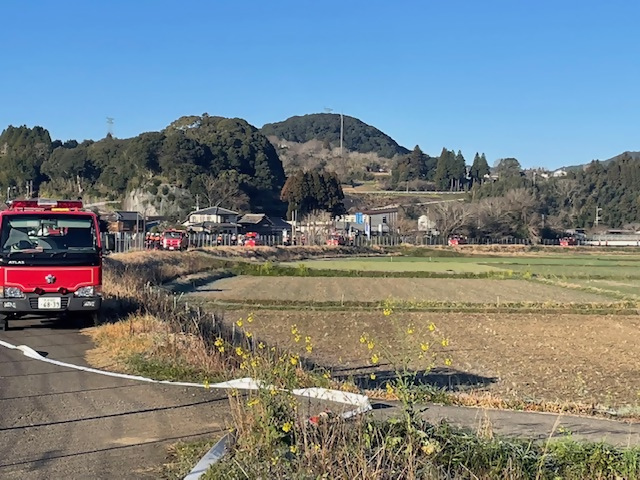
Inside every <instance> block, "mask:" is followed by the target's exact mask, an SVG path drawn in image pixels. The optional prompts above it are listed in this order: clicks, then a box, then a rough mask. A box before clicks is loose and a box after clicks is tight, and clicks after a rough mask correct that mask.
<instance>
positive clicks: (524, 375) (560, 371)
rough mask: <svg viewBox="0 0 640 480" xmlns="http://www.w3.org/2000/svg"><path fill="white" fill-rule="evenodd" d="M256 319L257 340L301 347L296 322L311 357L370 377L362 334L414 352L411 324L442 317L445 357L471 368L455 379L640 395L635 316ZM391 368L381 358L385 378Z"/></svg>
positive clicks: (538, 394) (542, 390)
mask: <svg viewBox="0 0 640 480" xmlns="http://www.w3.org/2000/svg"><path fill="white" fill-rule="evenodd" d="M248 313H249V311H240V312H238V311H234V312H228V313H227V317H228V319H229V320H236V319H237V318H238V317H242V316H246V315H248ZM254 317H255V321H254V322H253V323H252V325H251V331H252V333H253V334H254V335H255V336H256V337H257V338H259V339H261V340H264V341H267V342H268V343H270V344H278V345H283V346H285V345H286V346H288V347H290V348H292V349H296V348H298V350H300V349H301V347H300V344H296V343H295V342H294V341H293V340H292V336H291V333H290V329H291V326H292V325H293V324H297V326H298V328H299V331H300V333H301V335H303V336H304V335H309V336H311V338H312V341H313V347H314V348H313V354H312V355H311V357H310V358H311V359H312V360H313V361H314V362H317V363H318V364H320V365H324V366H331V367H333V368H334V375H354V376H357V375H362V376H364V377H365V378H368V376H369V372H371V371H372V370H371V368H373V367H371V366H370V364H369V362H368V358H369V356H370V354H371V352H370V351H368V350H367V348H366V345H364V346H363V345H362V344H361V343H360V341H359V339H360V336H361V335H362V333H363V332H367V333H369V334H370V335H372V336H373V337H374V338H375V339H376V342H377V344H387V345H388V346H389V347H390V348H392V349H393V350H394V351H396V352H398V353H400V354H401V353H402V352H409V353H411V351H412V350H413V353H414V354H415V346H413V347H410V346H409V345H408V342H407V335H406V332H405V329H406V325H408V324H409V323H413V324H414V325H415V327H416V328H415V330H416V333H415V336H416V339H417V338H419V336H420V335H421V334H422V333H424V332H427V330H428V325H429V324H430V323H431V322H434V323H435V324H436V325H437V327H438V329H439V330H440V332H441V334H442V335H444V336H445V337H447V338H449V339H450V346H449V347H448V348H447V349H446V350H447V353H446V355H447V356H449V357H450V358H451V359H452V361H453V365H452V368H453V369H455V370H456V371H458V372H460V373H464V374H465V375H461V376H453V377H452V382H453V383H454V384H455V383H456V382H461V383H462V384H463V385H462V386H464V382H465V381H466V380H465V379H469V377H471V378H475V379H476V380H478V381H483V380H484V381H486V382H487V387H486V388H487V390H488V391H489V392H492V393H494V394H496V395H499V396H501V397H503V398H506V399H531V400H544V401H549V402H555V401H558V402H584V403H595V404H600V405H605V406H608V407H623V406H635V407H636V408H637V406H638V402H639V400H640V397H639V394H640V387H638V386H639V385H640V369H638V357H637V348H638V340H637V332H638V329H639V328H640V319H639V318H638V317H637V316H598V315H536V314H500V315H491V314H463V313H447V314H441V313H415V312H414V313H407V312H397V313H395V314H394V315H393V317H385V316H384V315H383V314H382V313H381V312H379V311H374V312H319V311H316V312H313V311H305V312H293V311H270V310H254ZM394 321H397V323H398V325H399V326H400V327H401V328H400V329H399V330H397V329H395V325H394V323H393V322H394ZM363 347H364V348H363ZM376 348H377V347H376ZM302 353H304V345H302ZM385 369H388V366H385V359H384V358H381V363H380V365H379V366H378V367H376V370H377V372H378V377H379V378H383V372H384V370H385Z"/></svg>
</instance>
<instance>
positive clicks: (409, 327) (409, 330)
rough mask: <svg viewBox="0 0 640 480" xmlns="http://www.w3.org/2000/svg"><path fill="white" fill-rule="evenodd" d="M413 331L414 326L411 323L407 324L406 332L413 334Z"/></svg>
mask: <svg viewBox="0 0 640 480" xmlns="http://www.w3.org/2000/svg"><path fill="white" fill-rule="evenodd" d="M414 332H415V328H414V326H413V325H409V326H408V327H407V334H409V335H413V333H414Z"/></svg>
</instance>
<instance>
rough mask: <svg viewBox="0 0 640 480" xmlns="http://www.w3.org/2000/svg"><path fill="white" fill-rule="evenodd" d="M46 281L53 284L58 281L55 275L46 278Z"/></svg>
mask: <svg viewBox="0 0 640 480" xmlns="http://www.w3.org/2000/svg"><path fill="white" fill-rule="evenodd" d="M44 279H45V280H46V281H47V283H53V282H55V281H56V277H54V276H53V275H51V274H49V275H47V276H46V277H44Z"/></svg>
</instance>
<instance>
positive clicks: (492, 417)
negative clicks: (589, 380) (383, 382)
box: [374, 403, 640, 447]
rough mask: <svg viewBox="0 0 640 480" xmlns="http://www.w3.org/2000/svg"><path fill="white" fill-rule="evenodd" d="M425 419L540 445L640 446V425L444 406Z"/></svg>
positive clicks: (387, 411)
mask: <svg viewBox="0 0 640 480" xmlns="http://www.w3.org/2000/svg"><path fill="white" fill-rule="evenodd" d="M388 407H391V408H388ZM374 409H375V410H374V411H375V414H376V415H377V416H378V418H381V419H383V418H388V417H390V416H393V415H396V414H397V413H398V410H397V405H396V404H393V403H378V404H377V405H376V404H374ZM423 416H424V418H425V419H427V420H428V421H430V422H432V423H440V422H441V421H443V420H446V421H447V422H448V423H450V424H452V425H457V426H460V427H464V428H468V429H471V430H472V431H474V432H482V433H491V434H493V435H501V436H507V437H519V438H525V439H530V440H540V441H546V440H547V439H549V438H552V439H553V440H557V439H559V438H568V437H570V438H572V439H573V440H584V441H590V442H606V443H609V444H612V445H616V446H618V447H627V446H638V445H640V423H637V422H635V423H629V422H624V421H617V420H608V419H601V418H594V417H587V416H584V417H583V416H577V415H557V414H552V413H538V412H518V411H511V410H493V409H481V408H472V407H458V406H445V405H429V406H428V408H427V410H426V411H425V412H424V413H423Z"/></svg>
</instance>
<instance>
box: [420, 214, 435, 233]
mask: <svg viewBox="0 0 640 480" xmlns="http://www.w3.org/2000/svg"><path fill="white" fill-rule="evenodd" d="M418 231H419V232H425V233H426V234H427V235H439V232H438V228H437V225H436V222H434V221H433V220H432V219H431V218H429V216H428V215H420V217H419V218H418Z"/></svg>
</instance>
